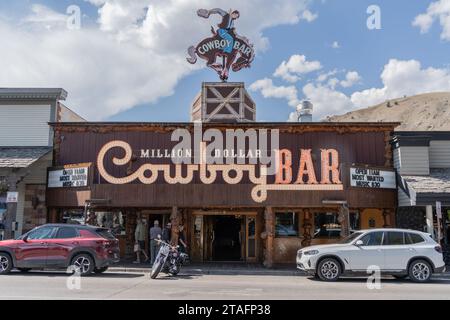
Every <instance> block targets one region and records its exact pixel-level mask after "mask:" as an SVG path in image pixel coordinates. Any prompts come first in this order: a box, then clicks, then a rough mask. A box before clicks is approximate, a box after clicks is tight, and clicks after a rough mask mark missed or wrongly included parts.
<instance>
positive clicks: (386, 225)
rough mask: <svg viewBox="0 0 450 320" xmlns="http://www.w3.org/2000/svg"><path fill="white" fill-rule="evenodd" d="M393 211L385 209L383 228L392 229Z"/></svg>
mask: <svg viewBox="0 0 450 320" xmlns="http://www.w3.org/2000/svg"><path fill="white" fill-rule="evenodd" d="M391 219H392V210H391V209H383V220H384V224H383V228H390V227H392V222H391Z"/></svg>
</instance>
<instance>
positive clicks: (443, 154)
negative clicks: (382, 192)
mask: <svg viewBox="0 0 450 320" xmlns="http://www.w3.org/2000/svg"><path fill="white" fill-rule="evenodd" d="M392 147H393V157H394V159H393V160H394V167H395V168H396V169H397V173H398V176H397V182H398V209H397V214H396V225H397V226H398V227H401V228H411V229H418V230H422V231H426V232H429V233H431V234H433V236H434V238H435V239H437V238H438V237H439V236H440V238H441V239H440V240H441V243H442V244H443V245H444V246H445V247H447V248H448V243H449V242H450V132H443V131H416V132H395V136H394V138H393V140H392ZM437 203H438V204H440V207H441V208H440V210H439V206H437ZM439 211H440V212H439ZM438 217H439V218H440V217H442V218H441V219H440V225H439V228H438V221H439V220H438ZM447 252H448V253H447V254H448V255H450V252H449V250H448V249H447ZM449 262H450V261H449Z"/></svg>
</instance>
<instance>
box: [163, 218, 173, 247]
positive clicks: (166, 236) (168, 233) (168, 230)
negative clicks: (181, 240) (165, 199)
mask: <svg viewBox="0 0 450 320" xmlns="http://www.w3.org/2000/svg"><path fill="white" fill-rule="evenodd" d="M161 238H162V240H163V241H165V242H167V243H170V239H171V238H172V224H171V223H170V222H168V223H167V224H166V227H165V228H164V229H163V231H162V236H161Z"/></svg>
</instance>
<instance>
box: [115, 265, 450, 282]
mask: <svg viewBox="0 0 450 320" xmlns="http://www.w3.org/2000/svg"><path fill="white" fill-rule="evenodd" d="M447 268H449V269H450V267H447ZM150 270H151V267H150V264H149V263H141V264H133V263H129V262H120V263H118V264H115V265H114V266H111V267H110V268H109V269H108V271H112V272H126V273H127V272H129V273H149V272H150ZM181 272H182V273H183V274H189V275H266V276H306V273H305V272H303V271H301V270H298V269H296V266H295V264H283V265H275V266H274V267H273V268H270V269H268V268H265V267H264V266H262V265H259V264H244V263H210V262H206V263H202V264H188V265H185V266H182V268H181ZM435 277H438V278H439V277H444V278H450V270H448V271H447V272H445V273H442V274H438V275H435Z"/></svg>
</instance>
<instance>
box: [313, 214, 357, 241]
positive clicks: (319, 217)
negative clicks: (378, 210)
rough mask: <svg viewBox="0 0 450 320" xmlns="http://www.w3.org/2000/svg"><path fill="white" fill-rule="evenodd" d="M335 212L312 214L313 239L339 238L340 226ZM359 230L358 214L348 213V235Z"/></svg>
mask: <svg viewBox="0 0 450 320" xmlns="http://www.w3.org/2000/svg"><path fill="white" fill-rule="evenodd" d="M338 217H339V213H337V212H319V213H315V214H314V238H329V239H333V238H335V239H336V238H340V237H341V224H340V222H339V221H338ZM359 229H360V214H359V212H350V233H353V232H354V231H355V230H359Z"/></svg>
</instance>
